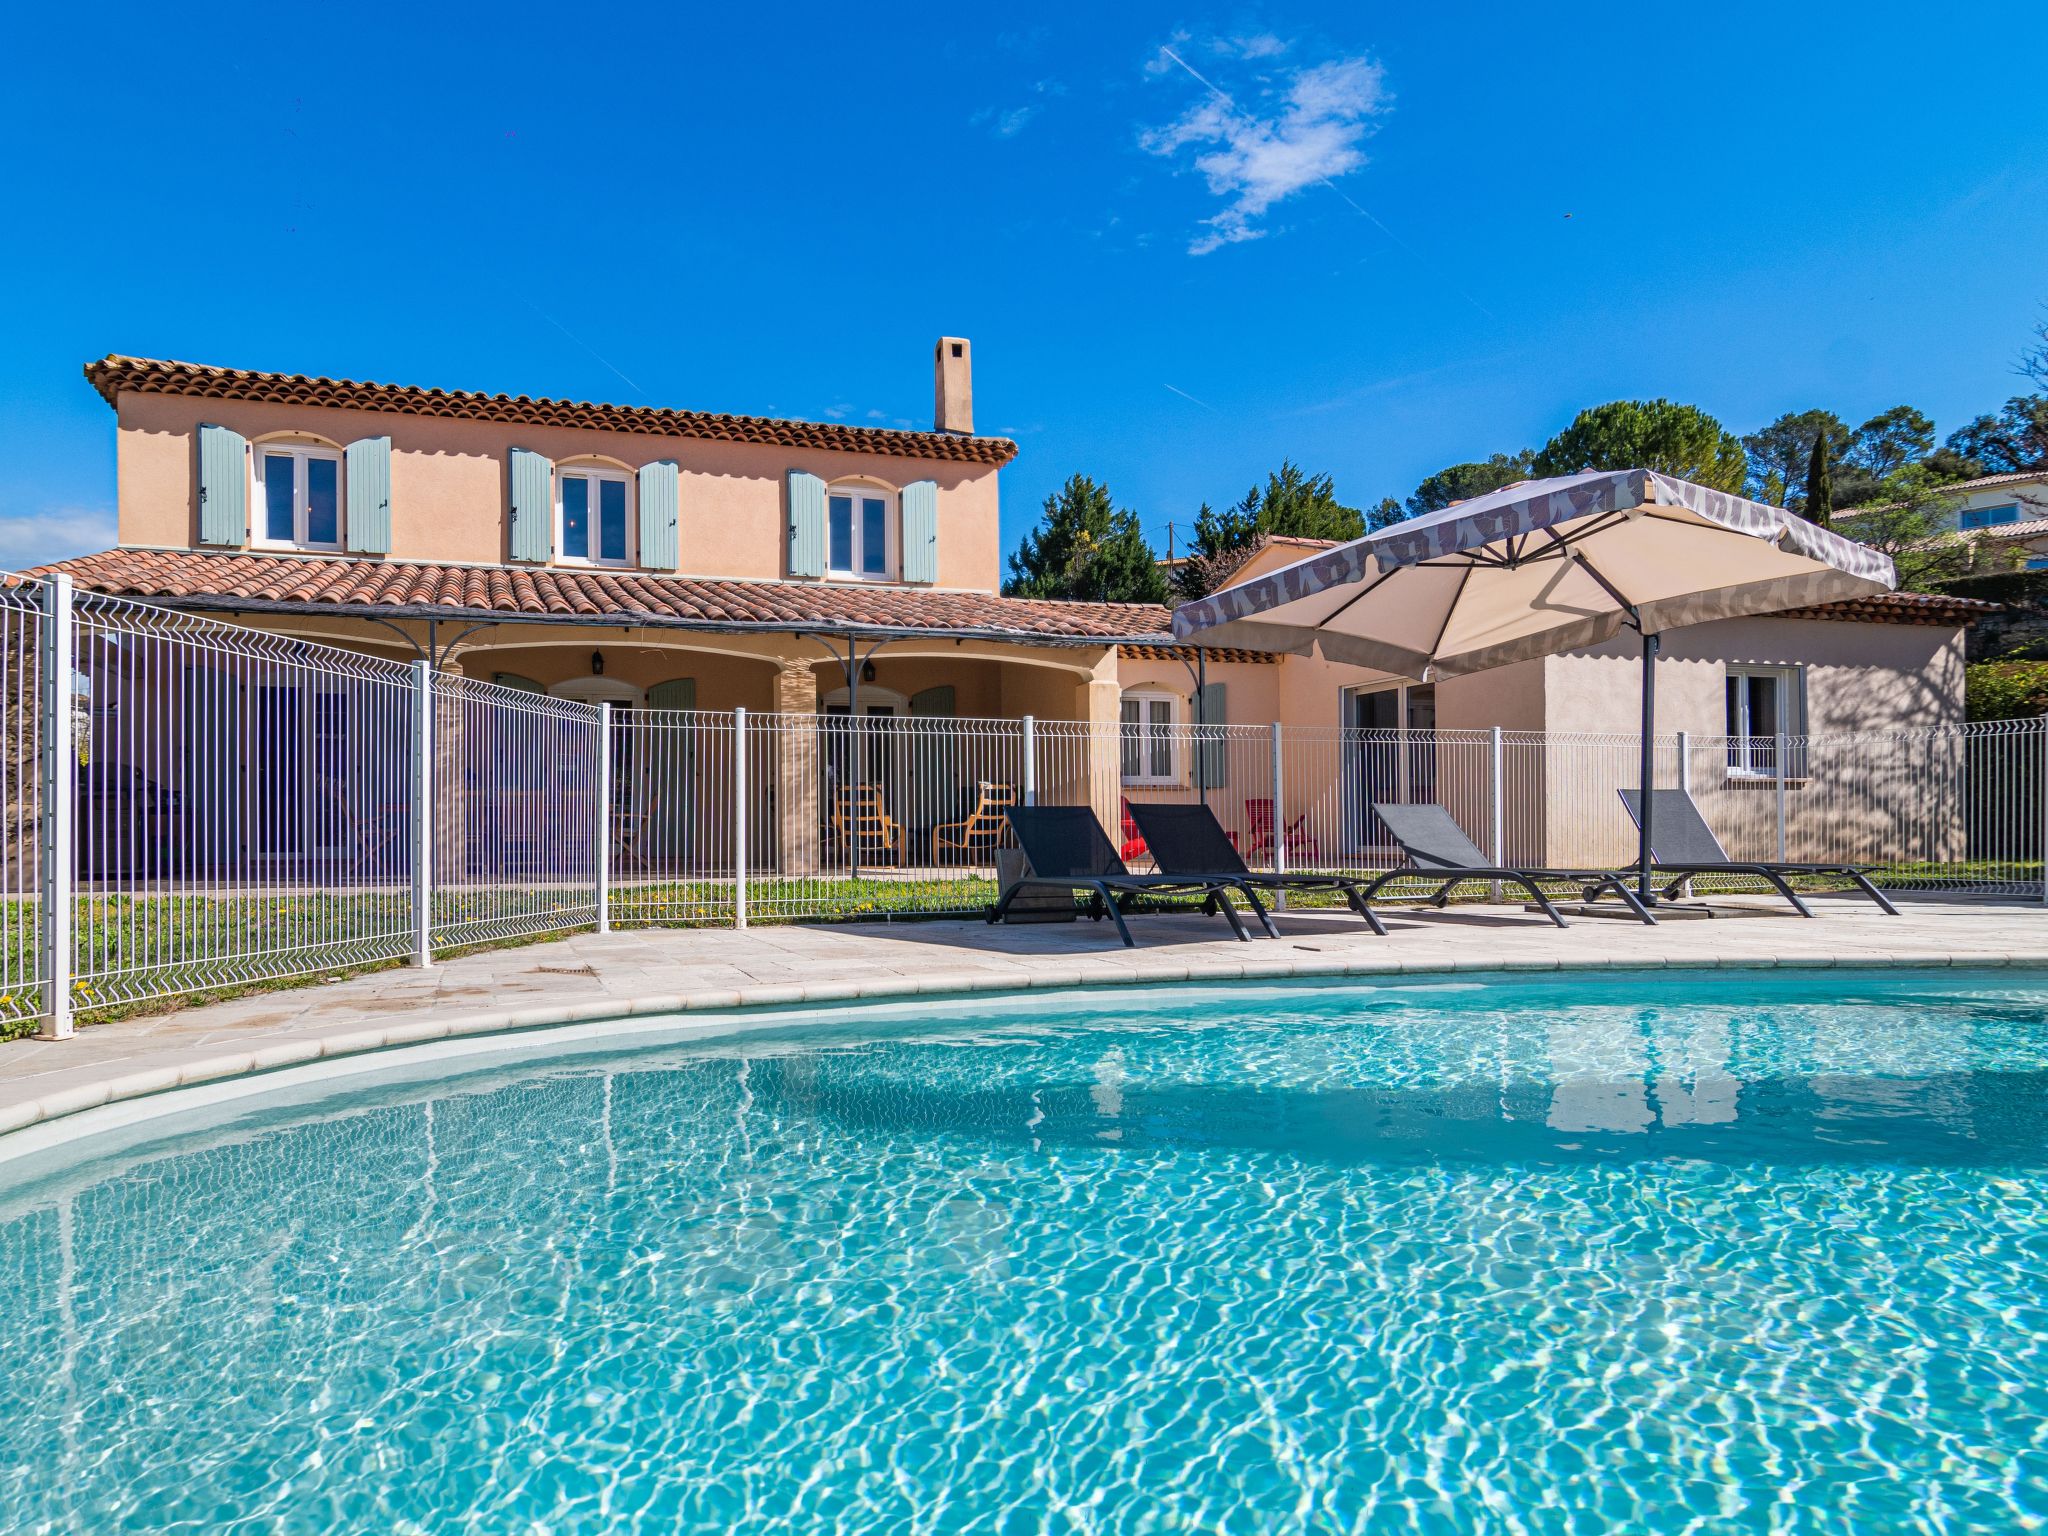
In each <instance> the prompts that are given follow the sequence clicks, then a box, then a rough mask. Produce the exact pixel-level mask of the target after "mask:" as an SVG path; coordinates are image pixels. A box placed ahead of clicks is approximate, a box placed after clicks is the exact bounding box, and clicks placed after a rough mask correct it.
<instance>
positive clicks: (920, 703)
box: [910, 683, 958, 719]
mask: <svg viewBox="0 0 2048 1536" xmlns="http://www.w3.org/2000/svg"><path fill="white" fill-rule="evenodd" d="M953 700H954V695H953V685H952V684H951V683H941V684H939V686H938V687H936V688H927V689H925V690H924V691H923V692H922V693H913V694H912V695H911V696H910V712H911V713H912V714H913V715H928V716H930V717H931V718H933V719H951V718H952V717H953V716H954V715H955V714H956V713H957V712H958V711H957V710H956V709H955V708H954V703H953Z"/></svg>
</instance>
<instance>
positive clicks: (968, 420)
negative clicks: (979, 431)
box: [932, 336, 974, 437]
mask: <svg viewBox="0 0 2048 1536" xmlns="http://www.w3.org/2000/svg"><path fill="white" fill-rule="evenodd" d="M933 356H934V362H933V367H932V374H933V396H934V398H933V405H932V425H933V427H934V428H935V429H936V430H937V431H940V432H958V433H961V434H963V435H964V436H968V437H972V436H973V435H974V354H973V352H972V351H971V350H970V349H969V348H968V345H967V338H966V337H965V336H941V337H940V338H939V347H938V351H937V352H936V353H935V354H933Z"/></svg>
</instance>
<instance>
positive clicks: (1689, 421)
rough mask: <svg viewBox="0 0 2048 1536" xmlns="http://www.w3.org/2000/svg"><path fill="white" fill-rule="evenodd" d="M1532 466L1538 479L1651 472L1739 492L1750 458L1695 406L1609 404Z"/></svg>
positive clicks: (1584, 415) (1578, 422) (1576, 423)
mask: <svg viewBox="0 0 2048 1536" xmlns="http://www.w3.org/2000/svg"><path fill="white" fill-rule="evenodd" d="M1809 441H1811V439H1809ZM1534 467H1535V469H1536V472H1537V473H1538V474H1541V475H1570V474H1577V473H1578V472H1580V471H1581V470H1588V469H1654V470H1659V471H1661V472H1662V473H1664V474H1667V475H1676V476H1677V477H1679V478H1680V479H1682V480H1692V481H1696V482H1698V483H1699V484H1701V485H1710V486H1713V487H1715V488H1716V489H1718V490H1723V491H1735V492H1740V491H1741V490H1742V487H1743V482H1744V480H1745V478H1746V476H1747V472H1748V459H1747V456H1746V455H1745V454H1744V453H1743V451H1742V444H1741V443H1740V442H1738V441H1736V439H1735V435H1734V434H1733V433H1731V432H1729V431H1728V430H1727V429H1726V428H1724V427H1723V426H1722V425H1721V423H1720V422H1718V421H1716V420H1715V419H1714V418H1713V417H1711V416H1709V415H1708V414H1707V413H1706V412H1705V411H1703V410H1701V409H1700V408H1699V407H1698V406H1696V405H1679V404H1677V403H1676V402H1675V401H1671V400H1613V401H1609V402H1608V403H1607V404H1606V405H1596V406H1593V407H1591V408H1590V409H1588V410H1583V411H1581V412H1579V414H1578V415H1577V416H1576V417H1574V418H1573V420H1572V424H1571V425H1570V426H1568V427H1566V428H1565V429H1564V430H1563V431H1562V432H1560V433H1558V434H1557V436H1555V437H1553V438H1552V439H1551V440H1550V441H1549V442H1547V443H1545V444H1544V445H1543V448H1542V450H1541V451H1540V452H1539V453H1537V455H1536V458H1535V464H1534Z"/></svg>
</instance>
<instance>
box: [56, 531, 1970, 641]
mask: <svg viewBox="0 0 2048 1536" xmlns="http://www.w3.org/2000/svg"><path fill="white" fill-rule="evenodd" d="M42 569H43V570H44V571H68V572H70V574H71V576H72V579H73V580H74V581H76V582H77V584H78V585H79V586H80V587H81V588H82V589H84V590H86V591H89V592H104V593H108V594H111V595H114V596H120V597H136V598H145V599H150V600H154V601H160V602H171V603H176V604H179V605H181V606H185V607H201V608H224V609H248V610H252V611H260V610H264V609H276V608H280V607H306V608H316V609H317V608H321V607H333V608H337V609H351V608H352V609H359V610H368V611H375V612H377V613H378V614H380V615H381V616H384V617H393V616H411V617H422V618H428V617H438V618H458V617H461V618H474V619H488V618H493V617H498V618H504V619H507V620H517V619H522V618H525V619H535V620H542V621H545V620H548V619H554V620H557V621H567V622H583V623H609V624H633V625H647V626H650V627H662V626H673V627H678V628H684V627H687V628H699V629H755V630H767V631H770V632H773V633H781V634H789V633H816V634H844V633H846V632H847V631H849V630H860V631H865V632H873V631H887V632H895V633H902V634H917V633H939V634H947V635H962V636H969V637H974V638H983V639H990V640H1012V641H1019V642H1022V643H1025V644H1029V643H1032V642H1034V641H1036V642H1040V643H1045V644H1068V645H1085V644H1096V645H1103V644H1114V645H1117V646H1118V647H1119V649H1120V650H1121V651H1122V653H1123V654H1125V655H1127V656H1134V657H1140V656H1141V657H1146V658H1151V659H1161V660H1175V659H1181V658H1183V657H1185V658H1192V657H1193V655H1194V650H1193V648H1192V647H1189V646H1182V645H1176V644H1174V643H1173V639H1172V635H1171V629H1170V624H1169V620H1168V617H1167V611H1166V609H1164V608H1161V607H1157V606H1155V605H1153V604H1150V603H1070V602H1056V601H1052V600H1050V599H1044V598H1022V597H997V596H995V595H993V594H990V593H986V592H947V591H932V590H930V589H927V588H919V587H883V586H854V585H851V584H845V583H837V582H798V581H729V580H719V579H716V578H711V577H701V576H658V575H651V574H648V573H645V572H640V571H575V570H561V569H556V568H552V567H546V566H531V567H529V566H502V565H501V566H473V565H434V564H429V563H424V562H418V561H407V560H359V559H348V558H345V557H341V556H314V557H307V556H294V555H275V554H249V553H242V554H234V553H223V552H219V551H213V550H165V549H114V550H108V551H106V552H105V553H104V554H97V555H83V556H81V557H79V558H78V559H76V560H63V561H59V562H57V563H56V564H54V565H51V566H46V567H43V568H42ZM29 574H31V575H34V574H39V572H31V573H29ZM1998 610H1999V605H1998V604H1997V603H1987V602H1982V601H1980V600H1978V599H1975V598H1967V597H1938V596H1931V595H1929V594H1926V593H1921V592H1890V593H1884V594H1881V595H1879V596H1876V597H1864V598H1856V599H1854V600H1852V601H1849V602H1844V603H1825V604H1821V605H1819V606H1816V607H1810V608H1795V609H1792V610H1790V611H1788V612H1787V613H1786V614H1785V615H1783V616H1784V617H1787V618H1800V619H1833V620H1847V621H1851V622H1858V623H1866V624H1969V623H1972V622H1974V621H1975V620H1977V619H1979V618H1981V617H1983V616H1984V615H1986V614H1989V613H1995V612H1997V611H1998ZM1209 658H1210V659H1211V660H1212V661H1231V662H1257V661H1263V660H1269V659H1270V658H1268V657H1266V656H1265V655H1264V654H1263V653H1260V652H1255V651H1239V650H1235V649H1232V650H1223V649H1211V650H1210V651H1209Z"/></svg>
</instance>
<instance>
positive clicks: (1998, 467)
mask: <svg viewBox="0 0 2048 1536" xmlns="http://www.w3.org/2000/svg"><path fill="white" fill-rule="evenodd" d="M1943 448H1944V450H1945V452H1944V454H1943V456H1942V462H1941V464H1940V466H1939V467H1940V468H1943V469H1946V470H1947V471H1949V472H1950V473H1951V475H1952V476H1953V477H1955V478H1959V479H1970V478H1973V477H1975V476H1977V475H2002V474H2006V473H2008V472H2010V471H2012V470H2019V469H2048V395H2015V396H2013V398H2012V399H2010V400H2008V401H2006V402H2005V408H2004V409H2003V410H2001V411H1998V412H1997V413H1996V414H1991V413H1987V414H1985V415H1982V416H1979V417H1978V418H1977V419H1976V420H1975V421H1972V422H1970V423H1969V424H1968V425H1967V426H1963V427H1959V428H1958V429H1957V430H1956V431H1954V432H1951V433H1950V434H1949V437H1948V441H1947V443H1945V444H1944V445H1943Z"/></svg>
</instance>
